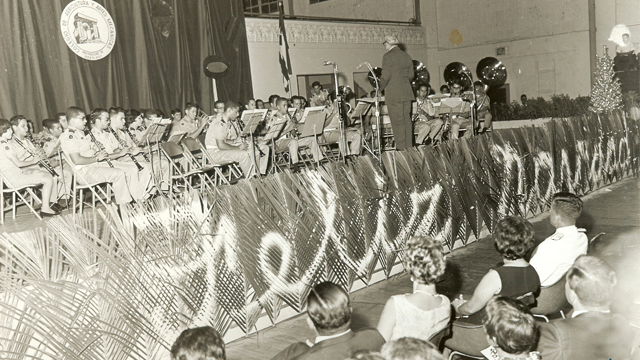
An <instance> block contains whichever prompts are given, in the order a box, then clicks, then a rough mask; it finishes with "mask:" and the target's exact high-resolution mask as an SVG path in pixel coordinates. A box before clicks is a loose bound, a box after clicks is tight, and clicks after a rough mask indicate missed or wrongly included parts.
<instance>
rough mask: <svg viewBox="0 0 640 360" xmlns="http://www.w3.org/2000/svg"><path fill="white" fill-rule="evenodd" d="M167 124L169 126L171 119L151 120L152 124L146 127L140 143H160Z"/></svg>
mask: <svg viewBox="0 0 640 360" xmlns="http://www.w3.org/2000/svg"><path fill="white" fill-rule="evenodd" d="M169 124H171V119H157V120H153V122H152V123H151V124H149V126H148V127H147V130H145V132H144V134H142V138H141V139H140V143H141V144H146V143H148V144H154V143H158V142H160V140H161V139H162V136H163V135H164V132H165V130H166V129H167V126H168V125H169Z"/></svg>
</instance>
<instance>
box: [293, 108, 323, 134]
mask: <svg viewBox="0 0 640 360" xmlns="http://www.w3.org/2000/svg"><path fill="white" fill-rule="evenodd" d="M324 109H325V107H324V106H313V107H308V108H306V109H304V113H303V114H302V119H300V122H299V124H300V125H298V132H299V133H300V135H299V137H301V138H305V137H310V136H315V135H322V131H323V130H324V127H325V123H324V122H325V120H326V118H327V113H326V112H325V111H324Z"/></svg>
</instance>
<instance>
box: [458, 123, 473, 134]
mask: <svg viewBox="0 0 640 360" xmlns="http://www.w3.org/2000/svg"><path fill="white" fill-rule="evenodd" d="M460 128H462V129H467V131H465V132H464V134H463V135H462V136H463V137H465V138H470V137H472V136H473V126H472V125H471V120H469V119H464V121H463V122H462V123H461V124H460Z"/></svg>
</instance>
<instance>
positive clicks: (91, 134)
mask: <svg viewBox="0 0 640 360" xmlns="http://www.w3.org/2000/svg"><path fill="white" fill-rule="evenodd" d="M84 132H85V133H87V132H88V133H89V137H91V142H92V143H94V145H95V146H96V147H97V148H98V152H101V153H104V154H107V150H106V149H105V148H104V145H102V143H101V142H100V141H98V140H97V139H96V136H95V135H93V133H92V132H91V129H89V127H85V128H84ZM104 161H106V162H107V164H109V167H110V168H113V163H112V162H111V159H109V156H108V154H107V157H106V158H105V159H104Z"/></svg>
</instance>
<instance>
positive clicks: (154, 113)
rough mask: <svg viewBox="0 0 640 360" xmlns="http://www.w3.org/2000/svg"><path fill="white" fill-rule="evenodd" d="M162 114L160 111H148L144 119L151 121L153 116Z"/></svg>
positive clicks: (145, 112)
mask: <svg viewBox="0 0 640 360" xmlns="http://www.w3.org/2000/svg"><path fill="white" fill-rule="evenodd" d="M160 114H161V113H160V110H158V109H147V110H145V111H144V118H145V119H150V118H151V116H152V115H155V116H162V115H160Z"/></svg>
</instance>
